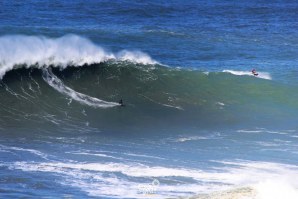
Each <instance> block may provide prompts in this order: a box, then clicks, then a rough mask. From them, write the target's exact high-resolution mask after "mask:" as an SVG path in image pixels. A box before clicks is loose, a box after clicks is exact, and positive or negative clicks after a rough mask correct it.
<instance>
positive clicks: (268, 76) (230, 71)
mask: <svg viewBox="0 0 298 199" xmlns="http://www.w3.org/2000/svg"><path fill="white" fill-rule="evenodd" d="M222 72H224V73H231V74H233V75H247V76H254V75H253V74H252V73H251V72H250V71H235V70H223V71H222ZM258 74H259V75H258V76H255V77H258V78H262V79H268V80H271V79H272V78H271V75H270V74H269V73H267V72H258Z"/></svg>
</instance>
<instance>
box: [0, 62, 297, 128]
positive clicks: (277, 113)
mask: <svg viewBox="0 0 298 199" xmlns="http://www.w3.org/2000/svg"><path fill="white" fill-rule="evenodd" d="M149 59H150V60H152V59H151V58H149ZM73 60H75V59H73ZM101 60H103V59H101ZM125 60H126V61H120V60H118V59H116V60H115V59H110V60H106V61H105V62H100V63H96V64H90V65H88V64H86V60H85V61H84V62H77V64H74V65H65V66H64V65H62V66H61V67H60V65H59V64H58V62H56V64H57V65H52V64H49V63H53V62H49V63H48V65H46V66H43V67H41V63H45V60H43V61H39V63H40V64H34V65H32V66H30V65H28V64H29V62H27V64H23V65H18V67H19V68H20V67H23V69H16V70H12V71H10V72H8V73H7V74H6V75H5V76H4V77H3V80H2V83H1V85H2V91H1V92H2V97H3V99H6V100H2V108H1V110H0V111H1V117H2V123H3V125H6V124H7V121H8V123H13V125H19V123H17V122H16V121H18V120H21V121H23V122H24V123H25V125H29V126H30V125H33V124H31V123H30V122H33V123H34V121H39V122H43V123H47V122H49V121H50V122H51V123H53V124H55V125H61V124H62V123H66V124H68V123H76V122H77V120H78V121H81V122H82V123H86V124H88V125H90V126H92V127H99V128H107V129H110V128H114V127H117V126H121V125H122V126H125V127H127V128H128V129H130V128H131V126H132V124H134V126H139V127H140V128H145V129H150V128H161V127H165V126H169V125H170V126H172V127H173V128H175V127H179V128H180V129H181V128H191V127H202V128H213V127H215V128H216V127H227V128H230V127H233V126H237V125H241V126H243V125H244V126H243V127H250V126H255V127H256V126H272V125H273V124H274V122H276V123H275V125H276V124H277V125H282V126H284V125H285V126H288V125H290V126H291V125H294V124H295V123H296V121H295V118H297V117H296V116H297V113H296V112H295V111H293V110H295V109H297V108H298V103H297V101H296V100H295V99H296V98H297V97H298V96H297V92H295V90H296V87H295V86H289V85H285V84H281V83H278V82H275V81H270V80H267V79H262V78H255V77H251V76H249V75H244V76H243V75H240V76H239V75H238V74H236V75H234V73H229V72H226V71H225V72H208V73H206V72H202V71H196V70H186V69H175V68H169V67H165V66H162V65H158V64H143V62H141V63H139V62H138V61H137V60H135V59H132V60H133V61H127V58H125ZM98 61H100V60H98ZM16 63H17V62H16ZM18 63H22V62H18ZM32 63H33V62H32ZM64 63H65V64H67V63H68V64H70V62H64ZM83 63H84V65H83V66H82V67H79V68H78V67H76V66H78V65H80V64H83ZM91 63H92V62H91ZM152 63H156V62H154V61H153V62H152ZM15 67H16V66H13V68H15ZM39 68H41V69H39ZM246 73H248V72H246ZM246 73H245V74H246ZM283 96H289V97H287V98H284V97H283ZM120 99H123V102H124V104H125V106H124V107H120V106H119V104H118V102H119V100H120ZM15 103H20V105H19V108H18V111H16V110H14V104H15ZM113 107H114V108H113ZM102 108H109V110H106V111H103V110H98V109H102ZM119 108H120V110H119ZM119 111H120V112H119ZM24 115H26V119H24ZM49 115H52V116H50V118H49ZM256 116H257V117H256ZM7 117H9V118H10V117H13V118H14V119H15V120H16V121H15V120H8V119H6V118H7ZM70 118H77V119H74V120H72V119H70ZM27 120H29V121H30V122H29V123H27V122H26V121H27ZM173 121H175V124H172V122H173ZM15 122H16V123H15ZM120 123H121V125H114V124H120ZM33 126H34V125H33Z"/></svg>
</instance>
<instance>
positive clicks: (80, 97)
mask: <svg viewBox="0 0 298 199" xmlns="http://www.w3.org/2000/svg"><path fill="white" fill-rule="evenodd" d="M42 72H43V73H42V77H43V79H44V80H45V81H46V82H47V83H48V84H49V85H50V86H51V87H53V88H54V89H55V90H57V91H58V92H60V93H62V94H65V95H67V96H69V97H71V99H73V100H75V101H77V102H79V103H81V104H85V105H88V106H93V107H96V108H110V107H114V106H120V104H119V103H115V102H107V101H104V100H100V99H98V98H95V97H90V96H88V95H85V94H82V93H79V92H76V91H74V90H72V89H71V88H69V87H67V86H66V85H64V84H63V82H62V81H61V80H60V79H59V78H58V77H56V76H55V75H54V74H53V73H52V71H51V69H50V68H47V69H43V71H42Z"/></svg>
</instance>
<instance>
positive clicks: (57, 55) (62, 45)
mask: <svg viewBox="0 0 298 199" xmlns="http://www.w3.org/2000/svg"><path fill="white" fill-rule="evenodd" d="M0 44H1V45H0V78H2V77H3V76H4V75H5V73H6V72H7V71H10V70H12V69H14V68H19V67H22V66H25V67H27V68H29V67H36V68H47V67H49V66H52V67H59V68H62V69H64V68H66V67H67V66H83V65H86V64H87V65H90V64H95V63H102V62H105V61H109V60H114V61H130V62H133V63H141V64H157V63H158V62H157V61H155V60H153V59H152V58H151V57H150V56H149V55H147V54H145V53H143V52H141V51H128V50H122V51H120V52H118V53H112V52H109V51H107V50H105V49H103V48H102V47H100V46H98V45H96V44H94V43H92V42H91V41H90V40H88V39H87V38H84V37H81V36H77V35H65V36H63V37H60V38H48V37H45V36H25V35H8V36H2V37H0Z"/></svg>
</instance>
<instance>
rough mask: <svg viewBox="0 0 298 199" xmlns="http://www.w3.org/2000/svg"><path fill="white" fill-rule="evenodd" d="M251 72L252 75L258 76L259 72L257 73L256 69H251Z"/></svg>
mask: <svg viewBox="0 0 298 199" xmlns="http://www.w3.org/2000/svg"><path fill="white" fill-rule="evenodd" d="M251 73H252V74H253V75H254V76H258V75H259V74H258V73H257V71H256V69H252V71H251Z"/></svg>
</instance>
